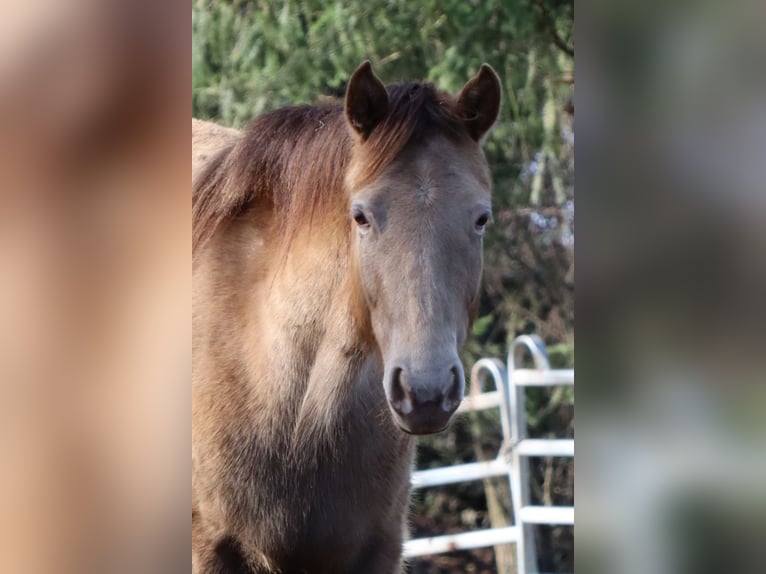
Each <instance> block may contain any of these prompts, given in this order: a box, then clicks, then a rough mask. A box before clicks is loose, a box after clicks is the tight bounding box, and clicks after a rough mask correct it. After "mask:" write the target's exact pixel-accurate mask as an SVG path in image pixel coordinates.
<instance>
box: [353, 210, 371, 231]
mask: <svg viewBox="0 0 766 574" xmlns="http://www.w3.org/2000/svg"><path fill="white" fill-rule="evenodd" d="M353 218H354V221H355V222H356V224H357V225H358V226H359V227H369V226H370V222H369V221H367V217H366V216H365V215H364V213H363V212H362V211H361V210H354V213H353Z"/></svg>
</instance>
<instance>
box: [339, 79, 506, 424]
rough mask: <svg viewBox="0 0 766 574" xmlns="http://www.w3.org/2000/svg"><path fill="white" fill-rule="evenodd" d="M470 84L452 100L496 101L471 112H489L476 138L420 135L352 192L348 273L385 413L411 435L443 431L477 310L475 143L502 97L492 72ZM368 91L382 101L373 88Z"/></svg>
mask: <svg viewBox="0 0 766 574" xmlns="http://www.w3.org/2000/svg"><path fill="white" fill-rule="evenodd" d="M363 68H364V67H363ZM363 68H360V70H358V71H357V73H356V74H355V75H354V77H352V81H351V83H350V85H349V93H348V95H347V100H346V102H347V113H349V115H350V119H351V120H352V125H354V126H357V129H359V128H358V126H359V125H363V122H356V123H355V122H354V121H353V120H354V119H356V118H353V114H352V112H353V110H351V111H349V109H350V105H349V102H350V98H352V97H354V96H355V95H356V97H360V96H359V95H358V92H355V91H354V88H356V87H358V86H355V85H354V81H355V80H356V81H357V82H359V81H360V80H359V78H358V75H359V74H366V75H367V77H366V78H365V80H366V81H367V82H368V85H372V86H373V88H372V89H375V81H377V78H375V77H374V76H372V72H371V71H369V68H367V71H368V72H369V74H367V72H365V70H364V69H363ZM471 82H473V84H472V83H471ZM471 82H469V84H467V86H466V88H464V90H463V92H461V96H460V97H459V99H458V101H459V102H460V100H461V98H463V93H464V92H465V91H466V90H472V89H473V90H478V88H482V89H485V90H487V89H489V90H494V91H495V92H496V93H495V94H494V95H493V94H485V93H481V91H480V90H478V91H474V92H473V93H472V94H471V97H473V98H474V102H479V104H487V102H489V104H490V107H492V106H494V109H489V110H484V109H481V110H473V112H475V113H483V114H485V116H486V117H487V118H488V120H487V121H486V125H484V126H482V128H481V130H480V133H478V134H477V133H476V132H474V131H470V130H469V133H470V134H471V136H472V137H473V139H471V138H469V137H465V138H462V139H461V138H457V139H455V138H448V137H446V136H435V137H433V138H424V139H423V140H422V142H421V143H416V144H414V145H410V146H408V147H407V148H406V149H405V150H404V151H403V152H402V153H400V154H399V156H398V157H397V158H396V159H395V160H394V161H393V162H392V163H391V164H389V165H388V167H387V168H386V169H384V170H383V171H382V172H381V173H380V174H379V175H378V176H377V177H375V178H373V179H372V180H370V181H367V182H366V183H364V184H363V185H361V186H359V187H358V188H356V189H352V191H351V197H350V205H349V221H350V223H349V225H351V226H352V228H353V235H354V238H355V239H354V250H353V256H352V257H353V264H352V269H353V272H354V273H356V274H357V277H356V279H357V281H358V284H359V288H360V290H361V291H362V293H363V296H364V300H365V304H366V307H367V309H368V311H369V320H370V326H371V329H372V332H373V335H374V337H375V340H376V342H377V344H378V347H379V348H380V351H381V355H382V357H383V361H384V377H383V385H384V389H385V393H386V397H387V399H388V402H389V406H390V408H391V412H392V413H393V416H394V419H395V421H396V423H397V424H398V425H399V427H401V428H402V429H403V430H404V431H406V432H408V433H412V434H426V433H433V432H439V431H441V430H443V429H444V428H446V426H447V425H448V423H449V421H450V419H451V417H452V415H453V413H454V412H455V410H456V409H457V408H458V406H459V404H460V401H461V400H462V398H463V389H464V387H465V376H464V372H463V367H462V364H461V362H460V359H459V358H458V349H459V348H460V347H461V345H462V344H463V342H464V341H465V338H466V334H467V331H468V328H469V325H470V323H471V320H472V318H473V314H474V313H475V311H476V308H477V304H478V295H479V287H480V280H481V268H482V235H483V234H484V230H485V228H486V225H487V224H488V223H489V221H490V220H491V217H492V215H491V203H490V180H489V174H488V169H487V165H486V161H485V160H484V157H483V154H482V153H481V150H480V147H479V143H478V140H479V139H480V137H481V136H482V135H483V134H484V133H485V132H486V131H487V129H489V127H490V126H491V125H492V123H493V122H494V119H495V118H496V116H497V102H499V84H497V77H496V76H495V75H494V72H491V70H489V69H488V68H487V69H484V68H483V69H482V72H481V73H480V74H479V76H477V77H476V78H474V79H473V80H472V81H471ZM477 86H478V88H477ZM380 88H381V89H382V85H381V86H380ZM368 89H369V88H368ZM375 97H376V98H378V100H379V101H380V100H381V94H380V93H379V92H378V93H377V94H375ZM368 108H369V106H368ZM470 117H473V115H471V116H470ZM361 145H363V144H361Z"/></svg>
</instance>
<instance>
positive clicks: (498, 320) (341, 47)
mask: <svg viewBox="0 0 766 574" xmlns="http://www.w3.org/2000/svg"><path fill="white" fill-rule="evenodd" d="M573 27H574V6H573V3H572V2H571V1H567V0H513V1H509V0H486V1H485V0H482V1H478V0H476V1H470V0H425V1H423V2H411V1H404V0H366V1H365V2H327V1H312V0H308V1H306V0H273V1H268V2H266V1H257V0H256V1H253V0H247V1H243V0H230V1H211V0H195V1H194V2H192V113H193V115H194V117H197V118H203V119H211V120H213V121H216V122H218V123H221V124H223V125H227V126H236V127H240V126H243V125H245V124H246V123H247V122H248V121H249V120H251V119H253V118H254V117H255V116H257V115H258V114H260V113H262V112H265V111H267V110H270V109H273V108H277V107H280V106H285V105H289V104H296V103H311V102H316V101H317V100H319V99H321V98H326V97H341V98H342V97H343V95H344V94H345V89H346V81H347V79H348V77H349V75H350V74H351V72H353V70H354V69H355V68H356V67H357V66H358V65H359V64H360V63H361V62H362V61H363V60H365V59H370V60H371V62H372V65H373V68H374V70H375V72H376V73H377V74H378V75H379V76H380V77H381V79H382V80H383V81H384V82H385V83H396V82H400V81H414V80H424V81H428V82H432V83H434V84H435V85H436V86H438V87H440V88H441V89H444V90H447V91H449V92H451V93H457V92H458V91H459V90H460V88H461V87H462V86H463V84H465V82H466V81H468V79H469V78H471V77H472V76H473V75H474V74H475V73H476V72H477V71H478V69H479V66H480V65H481V64H482V63H483V62H488V63H489V64H491V65H492V67H493V68H494V69H495V70H496V71H497V72H498V74H499V75H500V78H501V80H502V84H503V101H502V112H501V115H500V119H499V121H498V122H497V125H496V126H495V128H494V130H493V131H492V133H491V135H490V137H489V139H488V141H487V142H486V144H485V151H486V154H487V158H488V160H489V164H490V166H491V170H492V174H493V181H494V190H493V207H494V218H495V223H494V225H493V226H492V227H491V228H490V229H489V231H488V232H487V235H486V236H485V272H484V290H483V295H482V305H481V310H480V313H479V319H478V320H477V321H476V324H475V326H474V329H473V333H472V337H471V338H470V340H469V342H468V344H467V347H466V349H465V352H464V353H463V361H464V363H465V365H466V370H469V369H470V366H471V365H472V364H473V363H474V362H475V361H476V360H477V359H478V358H480V357H485V356H488V357H497V358H499V359H502V358H503V357H504V356H505V353H506V352H507V349H508V345H509V342H510V341H511V340H513V338H514V337H515V336H517V335H519V334H522V333H531V334H537V335H539V336H540V337H541V338H542V339H543V340H544V342H545V343H546V344H547V345H548V348H549V351H550V353H551V362H552V366H553V367H554V368H556V367H561V368H563V367H572V366H573V360H574V359H573V356H574V353H573V351H574V257H573V253H574V105H573V91H574V45H573ZM573 401H574V397H573V393H572V392H571V387H570V388H567V389H544V388H541V389H533V391H530V393H529V396H528V403H527V406H528V415H529V416H528V421H529V427H530V436H533V437H541V438H542V437H554V436H555V437H558V438H570V437H572V436H573V433H574V429H573V422H572V421H573ZM500 440H501V436H500V422H499V419H498V413H497V410H493V411H490V412H485V413H477V414H471V415H464V416H463V417H462V418H460V419H458V421H457V422H456V424H454V425H453V426H452V427H451V429H450V430H449V431H448V432H446V433H444V434H441V435H438V436H436V437H434V438H426V439H422V440H420V441H419V444H420V448H419V456H418V467H419V468H431V467H436V466H445V465H448V464H457V463H461V462H470V461H475V460H485V459H491V458H494V457H495V456H496V455H497V453H498V450H499V447H500ZM531 462H532V465H531V466H532V469H531V470H532V480H531V484H532V501H533V503H535V504H556V505H562V506H571V505H572V504H573V499H574V493H573V487H572V480H573V463H572V459H571V458H569V459H565V458H534V459H532V461H531ZM511 519H512V511H511V509H510V497H509V492H508V483H507V480H505V481H503V480H498V481H495V480H491V481H487V482H486V483H485V484H482V482H481V481H479V482H473V483H471V482H467V483H459V484H457V485H452V486H448V487H442V488H436V489H426V490H422V491H418V492H417V493H416V496H415V503H414V506H413V509H412V526H413V528H412V531H413V532H412V534H413V536H416V537H421V536H431V535H438V534H446V533H452V532H461V531H466V530H472V529H479V528H490V527H492V526H504V525H506V524H509V523H510V524H512V522H509V520H511ZM537 530H538V533H537V536H536V539H537V542H538V556H539V557H540V560H539V562H540V563H539V568H540V571H542V572H572V571H573V569H574V565H573V560H574V554H573V531H572V530H573V529H572V528H571V527H565V526H556V527H537ZM510 548H511V549H512V548H513V547H512V546H511V547H510ZM501 554H502V556H495V552H494V550H493V549H492V548H489V549H486V550H477V551H472V552H458V553H450V554H445V555H442V556H438V557H433V558H429V559H426V558H423V559H419V560H416V561H413V563H412V567H411V570H410V571H411V572H414V573H434V574H436V573H444V574H446V573H458V572H460V573H462V572H476V573H490V572H501V573H503V574H505V573H506V572H515V567H514V557H513V552H512V550H511V552H510V554H509V552H508V550H506V551H504V552H503V551H501Z"/></svg>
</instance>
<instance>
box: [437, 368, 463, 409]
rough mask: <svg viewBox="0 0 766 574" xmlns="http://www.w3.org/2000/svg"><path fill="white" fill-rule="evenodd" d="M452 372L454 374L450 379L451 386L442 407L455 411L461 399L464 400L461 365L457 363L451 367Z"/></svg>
mask: <svg viewBox="0 0 766 574" xmlns="http://www.w3.org/2000/svg"><path fill="white" fill-rule="evenodd" d="M450 373H451V374H452V380H451V381H450V386H449V388H448V389H447V392H446V393H445V395H444V400H443V401H442V409H444V410H445V411H447V412H452V411H454V410H455V409H456V408H457V407H458V405H459V404H460V401H462V400H463V373H462V370H461V369H460V367H458V366H457V365H455V366H453V367H452V368H451V369H450Z"/></svg>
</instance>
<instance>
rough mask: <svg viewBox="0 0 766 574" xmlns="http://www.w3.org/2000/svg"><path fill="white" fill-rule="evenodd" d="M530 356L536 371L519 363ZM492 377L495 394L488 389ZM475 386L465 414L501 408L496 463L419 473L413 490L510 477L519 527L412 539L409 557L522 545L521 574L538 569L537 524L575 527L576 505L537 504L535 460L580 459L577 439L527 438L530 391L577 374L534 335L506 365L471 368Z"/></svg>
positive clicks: (519, 341) (519, 342) (492, 362)
mask: <svg viewBox="0 0 766 574" xmlns="http://www.w3.org/2000/svg"><path fill="white" fill-rule="evenodd" d="M525 352H528V353H529V354H530V355H531V357H532V359H533V361H534V364H535V368H534V369H518V368H516V364H517V361H520V360H521V359H522V357H523V354H524V353H525ZM488 378H489V379H492V381H493V383H494V386H495V390H488V389H487V388H486V383H487V379H488ZM471 384H472V385H475V386H477V387H478V390H479V392H478V393H473V392H472V393H471V395H470V396H468V397H466V399H465V400H464V401H463V404H462V405H461V406H460V409H459V411H460V412H466V411H478V410H486V409H491V408H499V409H500V421H501V426H502V433H503V444H502V446H501V448H500V452H499V453H498V456H497V458H496V459H495V460H491V461H487V462H474V463H469V464H459V465H455V466H448V467H443V468H435V469H430V470H421V471H417V472H415V473H414V474H413V477H412V486H413V488H431V487H438V486H442V485H445V484H453V483H456V482H467V481H473V480H483V479H485V478H491V477H498V476H505V477H507V478H508V481H509V485H510V489H511V500H512V505H513V515H514V522H515V524H514V525H513V526H506V527H503V528H491V529H487V530H475V531H471V532H463V533H460V534H453V535H448V536H434V537H431V538H420V539H415V540H409V541H407V542H406V544H405V548H404V553H405V556H407V557H415V556H423V555H427V554H441V553H444V552H453V551H455V550H470V549H473V548H484V547H488V546H497V545H499V544H515V545H516V564H517V569H518V574H531V573H533V572H536V571H537V557H536V554H535V543H534V530H533V528H534V526H533V525H535V524H571V525H573V524H574V507H571V506H532V505H531V504H530V495H529V463H528V458H529V457H537V456H541V457H542V456H562V457H572V456H574V440H572V439H531V438H527V422H526V411H525V389H526V387H551V386H573V385H574V370H572V369H563V370H552V369H551V368H550V365H549V363H548V356H547V353H546V351H545V346H544V345H543V344H542V342H541V341H540V340H539V339H538V338H536V337H532V336H529V335H522V336H521V337H518V338H516V339H515V340H514V341H513V343H512V344H511V348H510V351H509V352H508V360H507V363H506V364H503V363H502V362H501V361H499V360H497V359H480V360H479V361H477V362H476V363H475V364H474V366H473V368H472V369H471ZM474 388H476V387H474Z"/></svg>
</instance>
